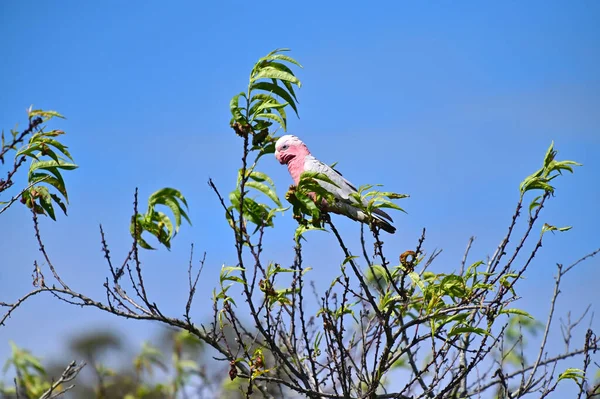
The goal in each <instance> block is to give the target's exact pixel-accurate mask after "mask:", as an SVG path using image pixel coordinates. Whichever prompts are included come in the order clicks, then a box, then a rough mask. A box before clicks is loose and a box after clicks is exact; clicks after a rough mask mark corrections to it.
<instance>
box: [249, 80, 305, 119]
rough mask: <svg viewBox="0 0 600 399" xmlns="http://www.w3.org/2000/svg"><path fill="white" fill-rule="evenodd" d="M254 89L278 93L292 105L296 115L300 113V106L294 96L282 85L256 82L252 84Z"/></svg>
mask: <svg viewBox="0 0 600 399" xmlns="http://www.w3.org/2000/svg"><path fill="white" fill-rule="evenodd" d="M251 89H252V90H264V91H268V92H270V93H273V94H276V95H278V96H279V97H281V98H282V99H283V100H284V101H285V102H286V103H288V104H289V105H290V107H292V109H293V110H294V112H295V113H296V115H298V108H297V106H296V102H295V101H294V98H293V97H292V96H291V95H290V94H289V93H288V92H287V91H286V90H285V89H284V88H283V87H281V86H278V85H277V84H275V83H271V82H256V83H254V84H253V85H252V86H251Z"/></svg>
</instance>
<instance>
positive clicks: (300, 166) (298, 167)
mask: <svg viewBox="0 0 600 399" xmlns="http://www.w3.org/2000/svg"><path fill="white" fill-rule="evenodd" d="M287 167H288V171H289V172H290V176H292V179H293V180H294V184H295V185H298V182H299V181H300V175H301V174H302V172H304V155H297V156H296V157H294V159H292V160H290V162H288V164H287Z"/></svg>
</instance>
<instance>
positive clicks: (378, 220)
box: [326, 202, 396, 234]
mask: <svg viewBox="0 0 600 399" xmlns="http://www.w3.org/2000/svg"><path fill="white" fill-rule="evenodd" d="M326 210H327V211H329V212H333V213H338V214H340V215H345V216H348V217H349V218H350V219H354V220H356V221H358V222H362V223H369V217H368V216H367V214H366V213H364V212H363V211H362V210H360V209H359V208H357V207H355V206H353V205H351V204H348V203H343V202H338V203H336V204H335V205H334V206H327V207H326ZM384 218H387V219H389V220H390V221H392V218H391V217H390V215H388V214H387V213H385V212H384V211H382V210H380V209H375V210H374V211H373V222H374V223H375V224H376V225H377V226H378V227H380V228H381V229H382V230H384V231H387V232H388V233H390V234H394V233H395V232H396V228H395V227H394V226H392V225H391V223H390V222H388V221H387V220H385V219H384Z"/></svg>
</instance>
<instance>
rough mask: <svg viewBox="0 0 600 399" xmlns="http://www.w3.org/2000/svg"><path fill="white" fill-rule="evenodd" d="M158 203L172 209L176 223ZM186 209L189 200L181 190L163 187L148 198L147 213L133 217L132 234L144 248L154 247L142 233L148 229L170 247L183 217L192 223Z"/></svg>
mask: <svg viewBox="0 0 600 399" xmlns="http://www.w3.org/2000/svg"><path fill="white" fill-rule="evenodd" d="M158 205H163V206H166V207H168V208H169V209H170V210H171V212H172V213H173V217H174V222H175V223H173V221H171V219H170V218H169V217H168V216H167V215H166V214H165V213H163V212H160V211H157V210H156V206H158ZM186 209H187V201H186V199H185V197H184V196H183V195H182V194H181V192H179V191H178V190H176V189H174V188H169V187H166V188H162V189H160V190H158V191H156V192H155V193H153V194H152V195H150V197H149V198H148V210H147V211H146V213H145V214H141V213H138V214H137V215H134V216H132V217H131V225H130V230H131V235H132V237H134V238H135V239H136V240H137V242H138V244H139V245H140V246H141V247H142V248H145V249H154V248H153V247H152V246H150V244H148V242H146V240H144V239H143V238H142V234H143V233H144V232H145V231H146V232H148V233H150V234H151V235H153V236H154V237H156V239H157V240H158V242H159V243H161V244H162V245H164V246H165V247H167V248H168V249H170V248H171V240H172V239H173V238H174V237H175V235H176V234H177V233H178V232H179V227H180V226H181V220H182V218H183V219H185V220H186V221H187V222H188V223H189V224H190V225H191V224H192V222H191V221H190V218H189V217H188V215H187V213H186Z"/></svg>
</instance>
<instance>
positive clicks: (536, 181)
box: [519, 142, 581, 234]
mask: <svg viewBox="0 0 600 399" xmlns="http://www.w3.org/2000/svg"><path fill="white" fill-rule="evenodd" d="M557 154H558V151H556V150H555V149H554V142H552V143H550V147H549V148H548V151H546V155H545V156H544V162H543V165H542V167H541V168H540V169H538V170H537V171H536V172H535V173H533V174H531V175H529V176H527V177H526V178H525V180H523V182H521V185H520V186H519V189H520V191H521V198H522V197H523V196H524V195H525V193H527V192H528V191H532V190H543V191H544V193H545V194H544V195H554V191H555V187H554V186H553V185H552V184H551V182H552V180H554V179H555V178H556V177H558V176H560V175H562V172H563V171H564V170H566V171H569V172H571V173H573V166H581V164H580V163H578V162H575V161H557V160H556V155H557ZM544 195H539V196H537V197H535V198H534V199H533V200H532V201H531V203H530V204H529V214H530V215H531V214H532V212H533V211H534V210H535V209H536V208H538V207H540V206H541V200H542V197H543V196H544ZM551 230H559V231H565V230H568V228H561V229H551ZM545 231H546V230H543V231H542V234H543V233H544V232H545Z"/></svg>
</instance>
